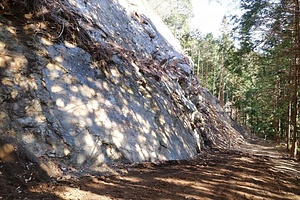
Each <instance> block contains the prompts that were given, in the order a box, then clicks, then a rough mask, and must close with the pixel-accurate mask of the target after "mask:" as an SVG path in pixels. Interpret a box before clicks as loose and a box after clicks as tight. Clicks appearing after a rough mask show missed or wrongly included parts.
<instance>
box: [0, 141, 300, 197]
mask: <svg viewBox="0 0 300 200" xmlns="http://www.w3.org/2000/svg"><path fill="white" fill-rule="evenodd" d="M259 143H261V142H259ZM4 146H5V145H2V148H1V149H0V154H1V152H2V155H4V154H3V152H6V153H7V152H10V151H11V150H12V148H11V147H9V146H6V147H5V148H4ZM283 151H284V149H283V148H280V147H275V146H274V144H271V143H266V142H264V143H263V144H259V145H258V144H248V145H245V146H244V147H240V148H238V149H234V150H233V149H232V150H217V149H214V150H211V151H210V152H203V153H201V154H200V155H199V156H198V157H197V158H195V159H194V160H191V161H168V162H165V163H159V164H155V163H143V164H136V165H127V166H122V168H121V169H119V173H118V174H115V175H110V176H101V175H90V176H85V177H80V178H78V177H77V178H74V177H73V178H68V177H61V178H59V179H53V178H52V179H51V178H49V177H48V178H47V174H46V173H45V172H44V171H43V170H41V168H40V167H39V166H38V164H37V163H31V162H29V160H30V159H28V158H27V156H26V155H25V156H22V153H21V152H19V153H18V152H15V151H12V152H10V154H9V155H10V156H9V157H7V156H6V157H5V158H4V157H3V156H2V157H1V162H0V199H89V200H90V199H300V190H299V188H300V165H299V162H296V161H294V160H291V159H288V158H287V157H285V155H284V153H283ZM17 153H18V154H17ZM20 155H21V156H20ZM26 159H27V160H26Z"/></svg>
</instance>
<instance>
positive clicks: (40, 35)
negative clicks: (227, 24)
mask: <svg viewBox="0 0 300 200" xmlns="http://www.w3.org/2000/svg"><path fill="white" fill-rule="evenodd" d="M139 2H140V1H125V0H124V1H117V0H115V1H111V0H101V1H100V0H99V1H96V0H95V1H85V0H72V1H69V0H66V1H51V0H39V1H29V0H28V1H27V0H24V1H7V2H6V4H5V5H2V7H3V8H4V9H3V10H1V12H2V15H1V17H0V23H1V33H0V38H1V40H0V41H1V42H0V48H1V51H0V78H1V86H0V90H1V94H0V95H1V96H0V134H1V136H5V137H12V138H16V139H17V140H18V141H20V142H22V144H24V146H25V147H26V148H27V149H29V151H30V152H32V153H33V154H34V155H35V156H36V157H38V158H43V159H46V160H55V161H60V160H63V161H64V163H67V164H68V165H72V166H76V167H77V168H80V167H85V168H89V169H92V170H96V171H99V170H101V169H100V168H99V166H101V165H103V164H104V163H108V164H116V163H133V162H143V161H162V160H177V159H190V158H192V157H194V156H195V155H196V154H197V152H199V151H201V150H203V149H205V148H208V147H228V146H229V145H230V146H231V145H235V144H237V143H239V142H242V141H243V137H242V136H241V135H240V134H239V133H238V132H237V131H236V129H235V128H234V122H233V121H232V120H231V119H230V118H229V117H228V116H227V115H226V114H225V113H224V111H223V109H222V108H221V107H220V105H219V103H218V101H217V99H216V98H215V97H213V96H212V95H211V94H210V92H209V91H207V90H206V89H203V88H201V87H200V85H199V83H198V81H197V78H196V77H195V76H194V75H193V72H192V71H193V65H192V63H191V62H190V60H189V58H188V57H186V56H185V55H184V54H183V53H182V52H181V50H180V46H179V44H178V43H177V42H176V40H175V39H174V38H173V36H172V35H171V34H170V32H169V30H168V29H167V28H166V27H165V26H164V25H163V24H162V22H161V21H160V20H159V19H157V18H155V16H154V15H153V14H152V13H151V11H149V10H146V9H145V7H143V6H142V5H139V4H140V3H139ZM229 143H230V144H229Z"/></svg>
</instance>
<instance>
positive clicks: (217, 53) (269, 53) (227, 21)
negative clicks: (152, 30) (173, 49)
mask: <svg viewBox="0 0 300 200" xmlns="http://www.w3.org/2000/svg"><path fill="white" fill-rule="evenodd" d="M151 2H152V5H153V8H154V9H156V11H157V13H160V15H161V17H162V18H163V20H164V21H165V23H166V24H168V26H169V27H170V29H171V30H172V31H173V33H174V35H175V36H177V39H179V40H180V42H181V45H182V46H183V47H184V49H185V51H186V53H187V54H188V55H189V56H191V57H192V59H193V61H194V73H195V74H196V75H197V76H198V77H199V79H200V82H201V84H202V85H203V86H204V87H207V88H208V89H209V90H210V91H211V92H212V93H213V94H214V95H215V96H217V97H218V98H219V100H220V102H221V105H222V106H223V107H224V109H225V110H226V112H228V113H229V115H230V116H231V117H232V118H233V119H234V120H236V121H238V122H239V123H241V124H243V125H244V126H245V127H247V128H249V129H250V130H251V132H252V133H255V134H256V135H258V136H260V137H262V138H265V139H271V140H274V141H276V142H284V143H286V149H287V151H288V152H289V153H290V156H291V157H296V153H297V140H298V139H299V130H298V128H299V122H298V121H299V111H298V110H299V66H300V65H299V64H300V63H299V59H300V46H299V45H300V30H299V26H300V25H299V20H300V18H299V17H300V15H299V2H298V1H295V0H293V1H289V0H285V1H269V0H259V1H256V0H255V1H249V0H241V1H240V7H239V9H240V11H241V13H243V14H242V15H241V16H230V15H229V16H224V18H223V20H222V28H221V33H222V34H221V36H219V37H217V38H216V37H215V36H214V35H213V34H212V33H208V34H206V35H203V34H202V33H201V32H200V31H199V30H192V29H191V28H190V27H189V23H188V22H189V20H188V19H189V18H191V17H192V16H191V15H192V14H191V12H190V10H191V6H192V4H191V1H188V0H177V1H176V3H175V4H173V3H171V1H164V4H168V3H169V4H170V5H169V6H167V7H171V5H173V6H174V5H176V6H174V7H173V8H171V9H170V10H168V9H165V8H164V7H163V6H161V5H160V6H158V4H161V1H151ZM220 3H222V1H220ZM298 151H299V149H298Z"/></svg>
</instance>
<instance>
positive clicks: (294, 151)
mask: <svg viewBox="0 0 300 200" xmlns="http://www.w3.org/2000/svg"><path fill="white" fill-rule="evenodd" d="M299 12H300V9H299V0H294V94H293V97H294V98H293V108H294V113H293V119H292V121H293V125H294V131H293V141H292V148H291V152H290V156H291V157H292V158H295V157H296V155H297V132H298V84H299V59H300V56H299V44H300V42H299V39H300V37H299V34H300V28H299V16H300V13H299Z"/></svg>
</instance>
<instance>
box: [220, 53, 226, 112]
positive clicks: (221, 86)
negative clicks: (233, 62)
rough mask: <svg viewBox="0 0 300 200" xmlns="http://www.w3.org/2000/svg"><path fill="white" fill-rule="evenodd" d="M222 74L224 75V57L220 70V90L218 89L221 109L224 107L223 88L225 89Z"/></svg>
mask: <svg viewBox="0 0 300 200" xmlns="http://www.w3.org/2000/svg"><path fill="white" fill-rule="evenodd" d="M224 74H225V64H224V57H222V62H221V70H220V89H219V99H220V102H221V106H222V108H223V107H224V87H225V84H224Z"/></svg>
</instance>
